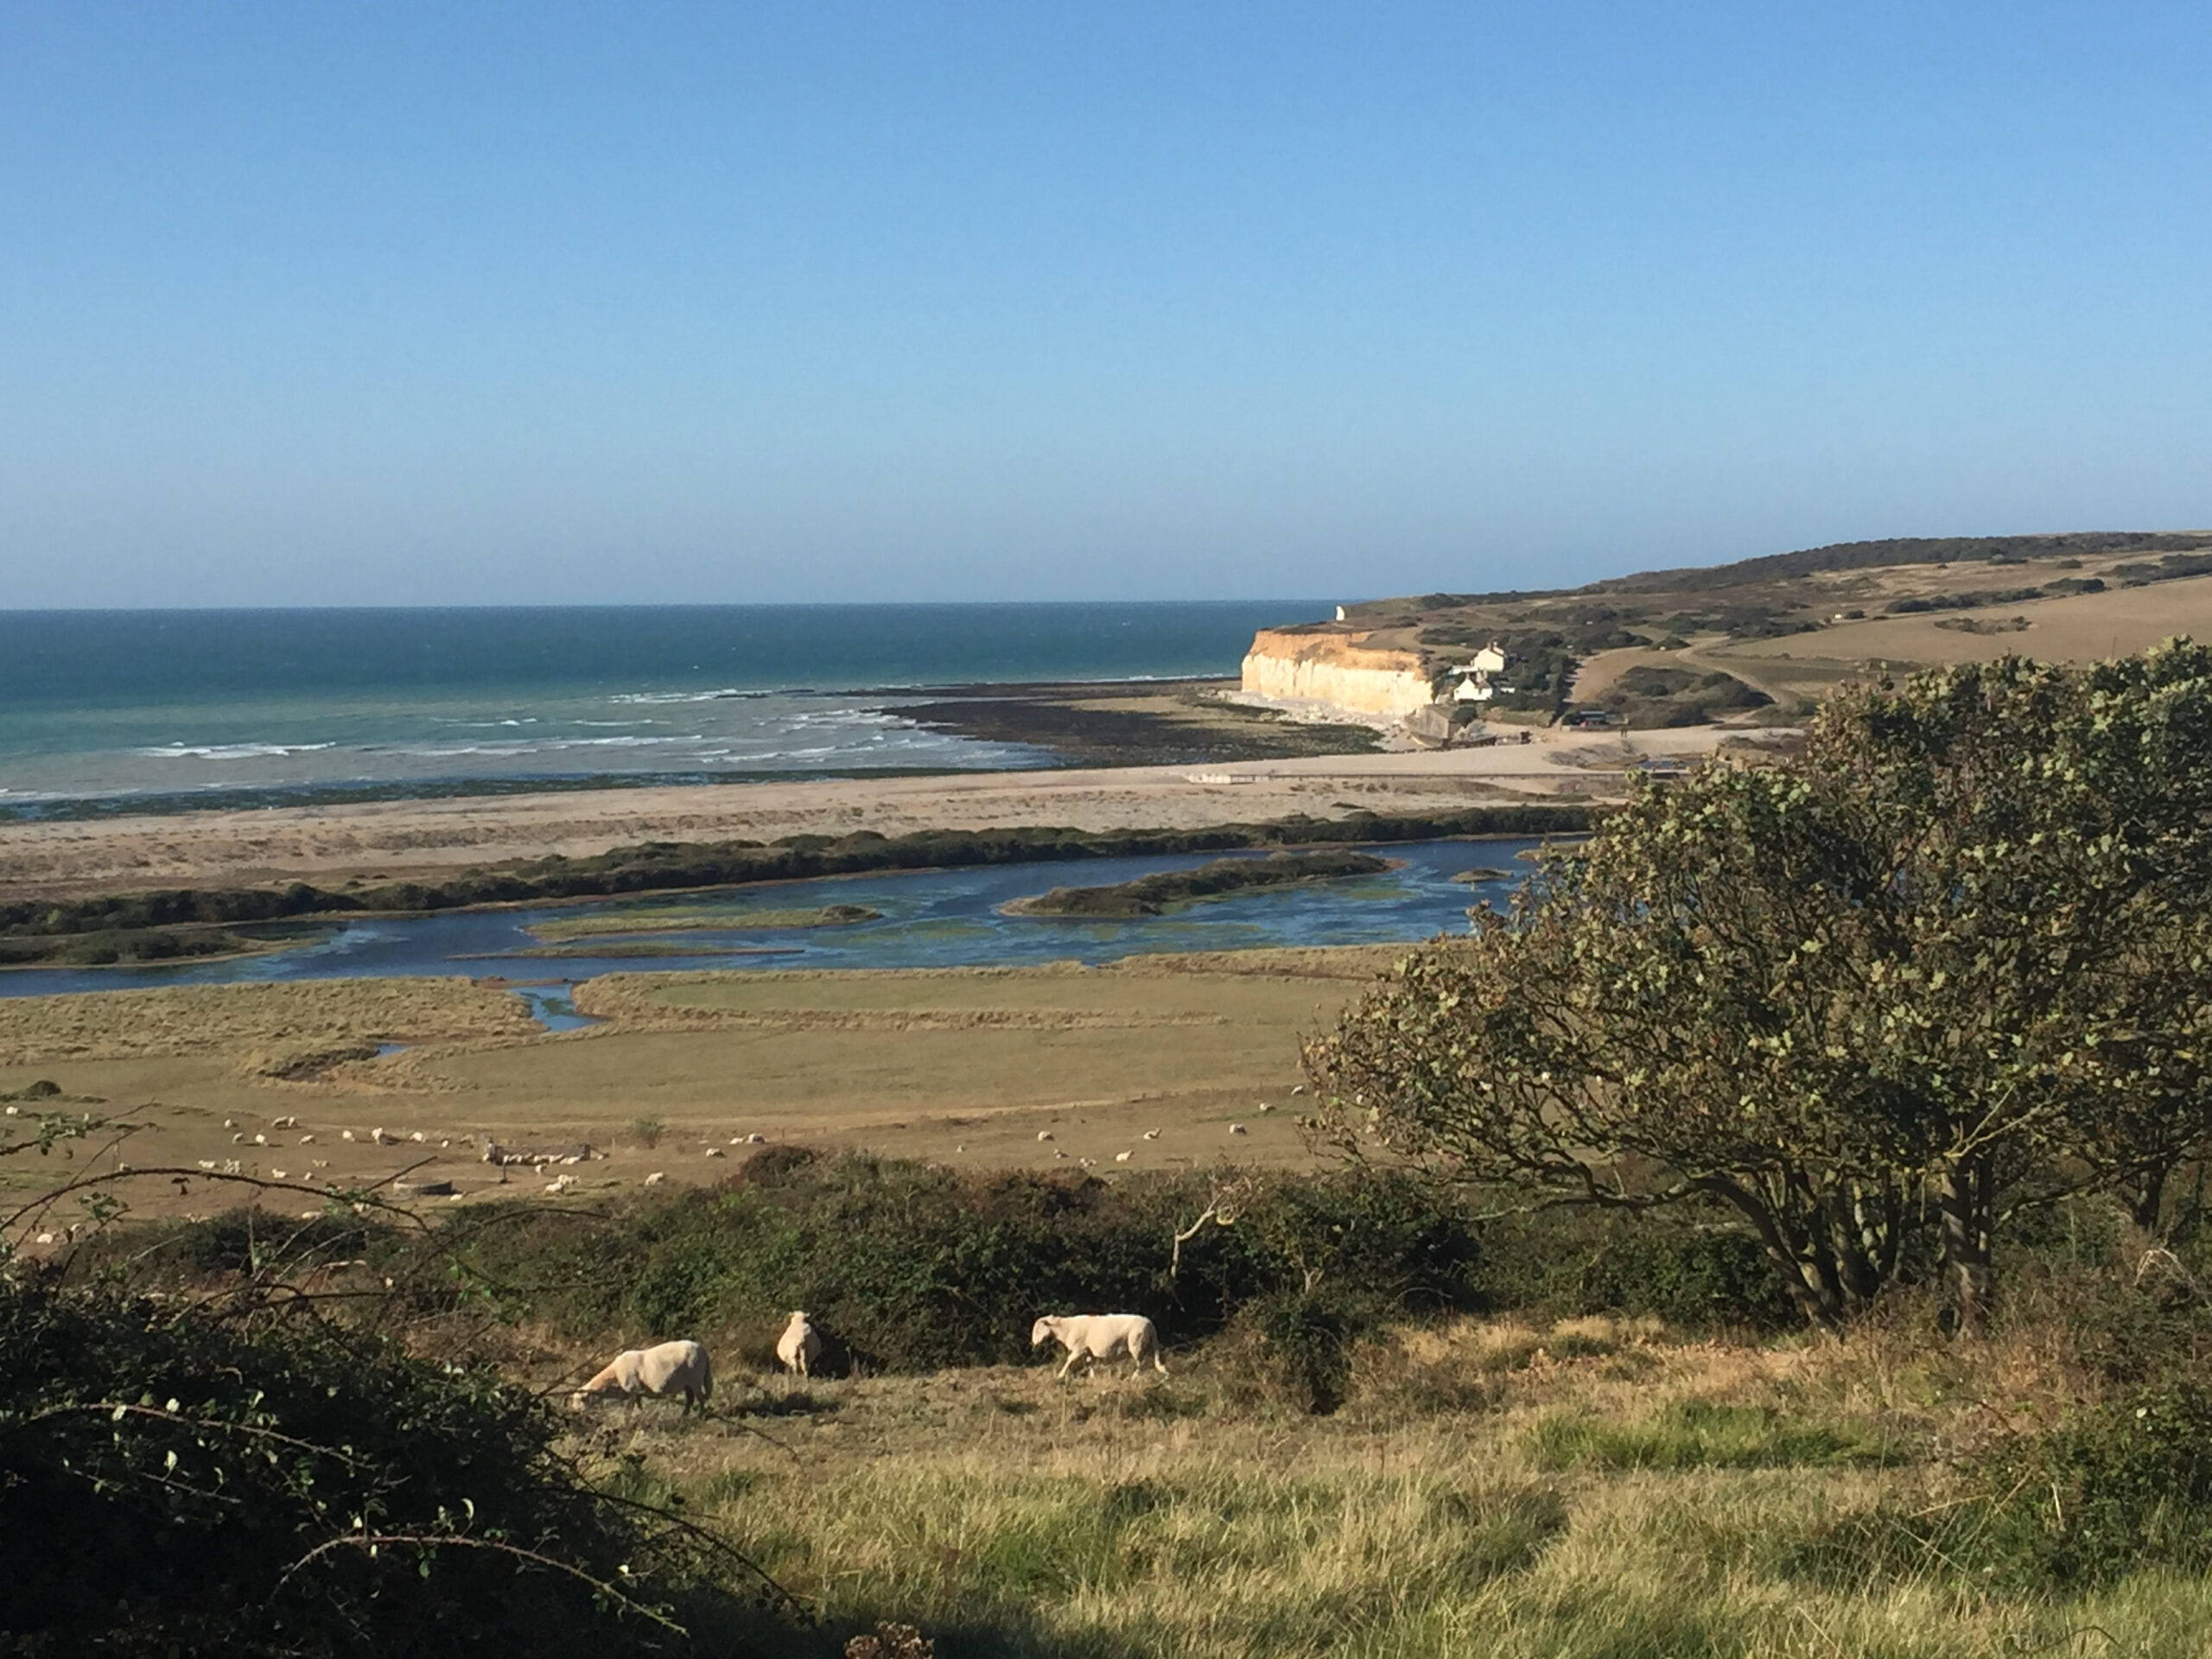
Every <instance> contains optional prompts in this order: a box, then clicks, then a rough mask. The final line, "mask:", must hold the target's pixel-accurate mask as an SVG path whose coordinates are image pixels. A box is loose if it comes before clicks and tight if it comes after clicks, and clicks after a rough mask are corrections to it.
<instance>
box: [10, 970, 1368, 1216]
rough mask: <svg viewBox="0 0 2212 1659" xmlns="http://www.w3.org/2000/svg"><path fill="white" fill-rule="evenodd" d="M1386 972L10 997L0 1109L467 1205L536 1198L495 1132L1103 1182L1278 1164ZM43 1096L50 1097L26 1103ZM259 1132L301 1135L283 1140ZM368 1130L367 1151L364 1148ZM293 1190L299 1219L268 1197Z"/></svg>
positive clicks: (451, 984)
mask: <svg viewBox="0 0 2212 1659" xmlns="http://www.w3.org/2000/svg"><path fill="white" fill-rule="evenodd" d="M1398 954H1399V948H1398V947H1377V948H1354V949H1338V950H1260V951H1239V952H1234V953H1220V954H1214V955H1208V956H1197V957H1131V958H1128V959H1125V960H1123V961H1121V962H1117V963H1111V964H1109V965H1106V966H1103V967H1098V968H1084V967H1081V966H1079V965H1077V964H1074V963H1055V964H1050V965H1046V966H1041V967H1035V968H1020V969H943V970H925V971H905V972H845V973H776V972H759V971H749V972H741V973H700V974H638V975H622V974H616V975H609V976H604V977H602V978H600V979H596V980H591V981H588V982H585V983H584V984H582V985H581V986H579V987H578V988H577V989H576V992H575V1007H576V1009H577V1012H578V1013H579V1014H582V1015H584V1016H587V1017H588V1018H590V1019H591V1020H593V1021H594V1023H592V1024H590V1025H588V1026H587V1027H583V1028H582V1029H576V1030H570V1031H564V1032H558V1033H548V1032H544V1031H543V1030H541V1029H540V1028H539V1027H537V1023H536V1021H535V1020H533V1019H532V1018H531V1014H530V1011H529V1008H528V1007H527V1005H525V1004H524V1001H522V999H521V998H520V997H518V996H517V995H514V994H512V993H511V992H508V991H505V990H502V989H499V988H495V987H493V986H488V985H485V984H480V983H476V982H471V981H468V980H463V979H439V980H420V979H417V980H396V979H386V980H321V981H313V982H291V983H283V984H263V985H225V986H193V987H179V988H172V989H162V990H142V991H116V992H104V993H91V994H85V995H68V996H55V997H24V998H16V999H10V1000H6V1001H0V1095H9V1096H18V1095H20V1096H22V1098H20V1099H17V1100H14V1101H11V1102H10V1104H11V1105H13V1106H14V1107H15V1109H16V1110H17V1111H18V1112H28V1111H30V1110H34V1109H37V1110H52V1109H69V1110H85V1111H90V1112H94V1113H97V1114H99V1115H102V1116H113V1115H117V1114H120V1113H124V1112H128V1113H130V1115H131V1116H132V1117H133V1119H134V1120H135V1121H137V1122H142V1123H143V1124H144V1126H145V1127H144V1128H143V1130H141V1131H140V1132H139V1133H138V1134H137V1135H134V1136H132V1137H131V1139H130V1142H129V1144H128V1145H127V1146H124V1147H121V1148H119V1149H118V1150H116V1151H114V1152H111V1153H108V1154H104V1155H103V1156H102V1158H101V1160H100V1163H99V1166H100V1167H112V1166H113V1163H114V1161H115V1160H118V1159H120V1160H123V1161H125V1162H128V1163H130V1164H132V1165H134V1166H137V1167H138V1168H141V1169H144V1168H149V1167H152V1166H181V1167H182V1168H184V1169H186V1170H187V1171H192V1170H196V1169H198V1168H199V1167H200V1166H201V1164H202V1161H203V1160H205V1161H206V1162H207V1163H211V1164H213V1165H214V1166H216V1168H217V1169H218V1170H220V1169H222V1168H224V1167H226V1166H227V1165H228V1164H229V1163H230V1161H231V1160H238V1173H246V1174H258V1175H261V1176H264V1177H273V1176H275V1174H276V1172H277V1171H279V1170H281V1171H283V1172H284V1173H283V1177H282V1179H286V1180H288V1181H296V1182H304V1183H306V1184H308V1185H318V1186H319V1185H324V1184H327V1183H335V1184H337V1185H355V1184H360V1183H364V1182H370V1181H377V1180H382V1179H387V1178H390V1177H391V1176H394V1175H397V1174H398V1173H400V1172H402V1171H403V1170H414V1171H415V1178H416V1179H433V1180H449V1181H451V1182H452V1183H453V1185H454V1187H455V1189H456V1190H457V1192H458V1193H459V1194H460V1195H461V1198H463V1199H464V1200H465V1199H466V1198H467V1197H469V1196H472V1195H478V1196H488V1195H502V1196H512V1195H513V1194H514V1192H516V1191H517V1190H518V1184H519V1185H521V1186H522V1187H523V1189H524V1190H534V1189H533V1188H531V1186H530V1185H529V1184H530V1183H531V1182H533V1181H536V1182H539V1183H540V1184H543V1179H544V1176H543V1174H542V1173H533V1172H531V1170H529V1169H527V1168H526V1167H524V1166H508V1167H494V1166H487V1165H486V1164H485V1163H484V1162H483V1161H482V1153H483V1151H484V1149H485V1148H486V1147H487V1146H489V1145H491V1144H493V1143H494V1142H497V1143H499V1145H501V1146H502V1147H507V1148H510V1149H513V1150H518V1151H531V1150H546V1149H553V1148H564V1147H574V1146H575V1145H577V1144H579V1143H588V1144H589V1145H590V1146H591V1147H593V1148H594V1151H595V1152H596V1153H600V1154H605V1155H604V1156H603V1157H594V1158H593V1159H591V1160H588V1161H586V1162H583V1163H581V1164H576V1165H568V1166H560V1169H559V1172H558V1173H564V1174H566V1175H568V1176H569V1178H570V1180H571V1182H572V1183H573V1185H572V1187H571V1189H570V1190H571V1191H572V1192H579V1193H582V1194H589V1193H591V1192H614V1191H619V1190H623V1189H626V1188H629V1187H633V1186H635V1185H637V1184H638V1183H639V1182H640V1181H642V1180H643V1179H644V1178H645V1176H646V1175H648V1174H653V1173H658V1174H661V1175H663V1176H664V1179H666V1180H667V1181H670V1182H703V1181H709V1180H714V1179H719V1178H720V1177H721V1176H722V1175H724V1174H726V1173H728V1171H729V1170H730V1169H731V1168H733V1167H734V1160H738V1159H741V1158H742V1157H743V1156H744V1155H745V1154H744V1148H745V1147H746V1146H747V1145H750V1144H753V1142H752V1141H751V1139H750V1138H751V1137H753V1136H755V1135H757V1136H760V1137H761V1138H762V1139H764V1140H766V1141H803V1142H805V1143H808V1144H811V1145H823V1146H846V1147H861V1146H864V1147H871V1148H874V1149H876V1150H879V1151H882V1152H886V1153H889V1154H894V1155H897V1156H900V1157H908V1158H915V1159H921V1160H928V1161H931V1162H940V1163H948V1164H954V1165H967V1166H1027V1167H1039V1168H1052V1167H1065V1168H1071V1169H1073V1168H1082V1167H1084V1166H1085V1160H1089V1166H1090V1167H1092V1168H1094V1169H1096V1170H1097V1171H1099V1172H1100V1173H1110V1172H1113V1171H1115V1170H1116V1169H1132V1168H1134V1169H1154V1170H1157V1169H1171V1168H1191V1167H1205V1166H1211V1165H1212V1164H1213V1163H1215V1162H1216V1161H1217V1160H1222V1159H1224V1158H1230V1159H1234V1160H1236V1161H1237V1162H1240V1163H1257V1164H1282V1163H1298V1162H1303V1161H1305V1160H1306V1149H1305V1147H1304V1146H1303V1144H1302V1143H1301V1141H1300V1139H1299V1136H1298V1134H1297V1132H1296V1129H1295V1128H1294V1124H1293V1122H1292V1121H1291V1120H1292V1118H1293V1116H1294V1113H1295V1111H1296V1109H1297V1106H1298V1104H1299V1102H1298V1098H1297V1096H1294V1095H1293V1093H1292V1092H1291V1091H1292V1090H1293V1089H1294V1087H1295V1086H1296V1085H1297V1084H1298V1079H1299V1071H1298V1061H1299V1044H1300V1039H1301V1037H1303V1036H1305V1035H1308V1034H1311V1033H1314V1032H1317V1031H1319V1030H1320V1029H1321V1028H1323V1027H1325V1026H1326V1025H1328V1024H1330V1023H1331V1022H1332V1021H1333V1020H1334V1019H1335V1017H1336V1014H1337V1013H1338V1010H1339V1009H1340V1008H1341V1007H1343V1006H1344V1004H1345V1003H1346V1002H1347V1001H1349V1000H1350V999H1351V998H1352V997H1353V996H1355V995H1357V994H1358V993H1359V991H1360V990H1361V989H1362V988H1363V986H1364V985H1365V984H1366V983H1367V982H1369V981H1370V980H1371V979H1372V978H1373V976H1375V975H1376V973H1378V972H1379V971H1381V970H1382V969H1383V968H1384V967H1385V966H1387V964H1388V963H1389V962H1390V961H1391V960H1392V959H1394V958H1395V957H1396V956H1397V955H1398ZM38 1084H53V1085H54V1087H55V1088H56V1089H57V1090H59V1091H60V1094H59V1096H46V1094H45V1092H44V1091H43V1090H41V1091H40V1092H39V1094H38V1096H35V1097H34V1096H30V1095H29V1094H25V1093H24V1092H23V1091H27V1090H32V1089H33V1088H34V1087H35V1085H38ZM1262 1107H1265V1108H1268V1109H1266V1110H1262ZM280 1118H283V1119H296V1120H297V1121H296V1123H291V1124H289V1125H288V1126H287V1127H285V1128H282V1129H279V1128H276V1127H274V1124H275V1121H276V1120H277V1119H280ZM1232 1125H1241V1126H1242V1128H1243V1133H1241V1134H1232V1133H1231V1126H1232ZM378 1129H382V1130H383V1131H384V1132H385V1136H386V1140H385V1141H382V1142H379V1141H375V1140H373V1139H372V1135H373V1134H374V1132H375V1131H377V1130H378ZM348 1131H350V1132H351V1133H352V1135H353V1138H352V1139H350V1140H349V1139H346V1133H347V1132H348ZM1147 1131H1150V1132H1153V1133H1154V1138H1152V1139H1147V1138H1146V1136H1147ZM418 1135H419V1136H420V1137H421V1139H419V1140H417V1139H416V1138H415V1137H416V1136H418ZM1040 1135H1044V1136H1049V1137H1050V1138H1049V1139H1040V1138H1039V1137H1040ZM309 1137H312V1139H309ZM733 1142H734V1143H736V1144H735V1145H733V1144H732V1143H733ZM710 1149H711V1150H712V1151H713V1152H715V1153H719V1154H721V1155H720V1156H710V1155H709V1152H710ZM1123 1152H1127V1153H1128V1154H1130V1156H1129V1158H1128V1160H1126V1161H1124V1162H1117V1161H1116V1159H1117V1154H1121V1153H1123ZM85 1158H86V1154H85V1153H84V1152H83V1151H82V1150H79V1151H78V1152H77V1153H76V1154H75V1156H74V1158H73V1160H72V1161H71V1163H70V1164H69V1166H67V1168H66V1169H57V1164H58V1162H59V1160H60V1154H54V1156H50V1157H47V1158H43V1159H42V1158H41V1157H39V1156H38V1155H37V1154H35V1153H25V1154H19V1155H17V1156H16V1157H15V1158H13V1159H11V1160H7V1162H6V1163H5V1164H0V1181H4V1182H6V1183H7V1185H8V1188H9V1189H10V1190H12V1191H13V1192H33V1191H37V1190H41V1189H42V1188H43V1187H44V1186H46V1185H50V1184H51V1183H52V1181H53V1180H54V1179H55V1178H56V1176H57V1174H62V1173H79V1171H81V1170H82V1169H83V1168H84V1161H83V1160H85ZM293 1196H297V1197H298V1198H300V1199H301V1201H302V1202H301V1207H302V1208H303V1209H304V1208H306V1207H308V1204H309V1203H310V1202H311V1195H309V1194H305V1193H302V1194H297V1195H292V1194H287V1195H284V1197H283V1198H281V1199H279V1198H271V1199H270V1200H269V1202H271V1203H277V1202H286V1201H289V1198H291V1197H293ZM131 1201H132V1204H133V1205H134V1207H135V1208H136V1209H137V1210H138V1211H141V1212H154V1213H160V1212H171V1213H176V1212H185V1213H189V1212H196V1211H202V1210H213V1209H219V1208H221V1207H223V1206H224V1205H226V1204H227V1203H229V1202H230V1201H231V1198H230V1195H229V1193H227V1192H223V1193H217V1192H212V1191H210V1190H209V1189H207V1187H205V1186H201V1187H197V1188H195V1187H194V1186H192V1185H189V1183H188V1184H187V1185H186V1186H185V1187H183V1188H182V1189H176V1188H166V1189H162V1190H161V1191H155V1190H152V1189H150V1188H149V1186H148V1185H146V1184H143V1183H141V1184H137V1186H136V1187H135V1189H134V1191H133V1192H132V1193H131ZM438 1201H439V1202H445V1201H447V1200H444V1199H443V1198H440V1199H439V1200H438Z"/></svg>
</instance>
